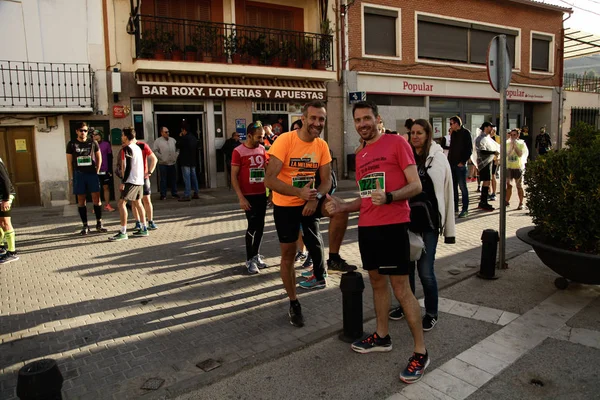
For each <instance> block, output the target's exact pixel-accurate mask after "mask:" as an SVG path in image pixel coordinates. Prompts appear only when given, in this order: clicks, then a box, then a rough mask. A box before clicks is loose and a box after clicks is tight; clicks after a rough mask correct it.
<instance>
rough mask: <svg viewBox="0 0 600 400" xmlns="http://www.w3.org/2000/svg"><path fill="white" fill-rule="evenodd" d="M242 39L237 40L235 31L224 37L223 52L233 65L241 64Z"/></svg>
mask: <svg viewBox="0 0 600 400" xmlns="http://www.w3.org/2000/svg"><path fill="white" fill-rule="evenodd" d="M241 39H242V38H238V36H237V31H235V30H232V31H231V33H230V34H229V35H227V36H225V52H226V53H227V55H228V58H229V59H230V60H231V62H232V63H233V64H241V62H242V40H241Z"/></svg>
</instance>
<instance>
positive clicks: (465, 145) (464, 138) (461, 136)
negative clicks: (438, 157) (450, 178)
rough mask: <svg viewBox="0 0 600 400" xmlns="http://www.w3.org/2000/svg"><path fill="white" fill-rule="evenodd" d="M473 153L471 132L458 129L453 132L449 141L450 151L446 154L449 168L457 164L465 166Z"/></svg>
mask: <svg viewBox="0 0 600 400" xmlns="http://www.w3.org/2000/svg"><path fill="white" fill-rule="evenodd" d="M471 153H473V139H472V138H471V132H469V131H468V130H467V129H465V128H460V129H459V130H458V131H456V132H453V133H452V136H451V139H450V151H449V152H448V163H449V164H450V166H451V167H454V166H457V165H458V164H461V163H462V164H464V165H467V161H468V160H469V158H470V157H471Z"/></svg>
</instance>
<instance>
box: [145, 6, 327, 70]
mask: <svg viewBox="0 0 600 400" xmlns="http://www.w3.org/2000/svg"><path fill="white" fill-rule="evenodd" d="M135 25H136V30H135V43H136V57H137V58H147V59H155V60H164V59H170V60H177V61H181V60H186V61H204V62H223V63H234V64H251V65H270V66H276V67H279V66H281V67H292V68H315V69H332V68H333V62H332V54H333V36H332V35H323V34H318V33H307V32H297V31H285V30H280V29H270V28H262V27H255V26H243V25H235V24H226V23H214V22H206V21H195V20H187V19H178V18H166V17H157V16H151V15H138V16H137V17H136V19H135Z"/></svg>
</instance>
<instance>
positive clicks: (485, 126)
mask: <svg viewBox="0 0 600 400" xmlns="http://www.w3.org/2000/svg"><path fill="white" fill-rule="evenodd" d="M488 126H491V127H492V128H495V127H496V125H494V124H492V123H491V122H487V121H486V122H484V123H483V124H481V128H479V129H481V130H484V129H485V128H487V127H488Z"/></svg>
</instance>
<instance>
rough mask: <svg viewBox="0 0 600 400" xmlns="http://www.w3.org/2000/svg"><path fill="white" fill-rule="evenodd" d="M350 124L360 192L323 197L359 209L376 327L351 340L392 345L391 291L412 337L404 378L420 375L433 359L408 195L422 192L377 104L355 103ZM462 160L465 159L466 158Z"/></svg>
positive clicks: (381, 348)
mask: <svg viewBox="0 0 600 400" xmlns="http://www.w3.org/2000/svg"><path fill="white" fill-rule="evenodd" d="M352 115H353V117H354V126H355V127H356V131H357V132H358V134H359V135H360V136H361V138H362V139H363V140H364V142H365V143H366V145H365V146H364V147H363V148H362V149H361V150H360V151H359V152H358V154H357V155H356V181H357V184H358V187H359V190H360V192H359V194H360V197H358V198H357V199H355V200H353V201H351V202H345V201H343V200H341V199H338V198H335V197H332V196H329V195H328V196H327V197H328V198H329V199H330V200H331V201H330V202H329V203H328V205H327V211H329V213H330V214H336V213H338V212H355V211H359V218H358V245H359V250H360V257H361V259H362V263H363V268H364V269H365V270H367V271H368V272H369V279H370V280H371V287H372V288H373V302H374V304H375V315H376V317H377V327H376V330H375V332H373V333H372V334H371V335H369V336H367V337H366V338H364V339H362V340H358V341H356V342H354V343H352V346H351V348H352V350H354V351H356V352H358V353H362V354H364V353H371V352H388V351H391V350H392V339H391V338H390V335H389V330H388V329H389V326H388V325H389V321H388V312H389V308H390V290H389V286H388V285H389V284H388V281H390V282H391V284H392V290H393V292H394V295H395V296H396V298H397V299H398V301H399V302H400V305H401V306H402V309H403V310H404V314H405V316H406V321H407V322H408V326H409V327H410V331H411V333H412V336H413V341H414V347H413V354H412V356H411V357H410V359H409V362H408V365H407V366H406V368H405V369H404V370H403V371H402V372H401V373H400V379H401V380H402V381H403V382H405V383H414V382H416V381H418V380H420V379H421V378H422V377H423V374H424V372H425V369H426V368H427V367H428V366H429V363H430V362H431V360H430V357H429V354H428V353H427V349H426V348H425V340H424V337H423V328H422V322H421V308H420V307H419V302H418V301H417V299H416V297H415V296H414V294H413V293H412V291H411V289H410V284H409V273H410V268H411V261H410V242H409V236H408V225H409V222H410V207H409V205H408V199H410V198H411V197H413V196H415V195H417V194H419V193H421V191H422V187H421V180H420V179H419V172H418V170H417V167H416V165H415V158H414V156H413V152H412V149H411V147H410V145H409V144H408V142H407V141H406V140H405V139H404V138H403V137H400V136H397V135H384V134H382V132H380V131H378V130H377V123H378V122H379V120H380V117H379V113H378V111H377V105H375V104H373V103H370V102H364V101H361V102H358V103H355V104H354V105H353V107H352ZM465 161H466V160H465Z"/></svg>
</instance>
